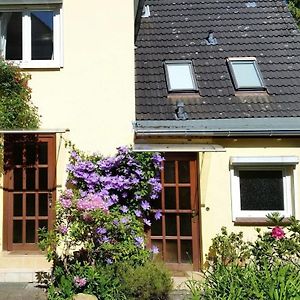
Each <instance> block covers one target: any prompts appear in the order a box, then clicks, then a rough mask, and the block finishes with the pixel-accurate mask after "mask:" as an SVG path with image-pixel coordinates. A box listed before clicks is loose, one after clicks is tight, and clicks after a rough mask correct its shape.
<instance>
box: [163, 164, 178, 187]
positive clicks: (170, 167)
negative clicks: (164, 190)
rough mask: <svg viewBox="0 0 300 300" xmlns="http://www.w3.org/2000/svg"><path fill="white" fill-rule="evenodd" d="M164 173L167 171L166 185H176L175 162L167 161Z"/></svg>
mask: <svg viewBox="0 0 300 300" xmlns="http://www.w3.org/2000/svg"><path fill="white" fill-rule="evenodd" d="M164 171H165V182H166V183H174V182H175V162H174V161H165V163H164Z"/></svg>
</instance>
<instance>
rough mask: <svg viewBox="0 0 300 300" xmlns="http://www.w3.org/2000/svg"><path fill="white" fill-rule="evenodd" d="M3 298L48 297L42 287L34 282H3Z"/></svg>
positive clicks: (34, 299)
mask: <svg viewBox="0 0 300 300" xmlns="http://www.w3.org/2000/svg"><path fill="white" fill-rule="evenodd" d="M0 299H1V300H46V299H47V297H46V295H45V293H44V292H43V290H42V289H40V288H37V287H36V286H35V284H33V283H21V282H13V283H12V282H1V283H0Z"/></svg>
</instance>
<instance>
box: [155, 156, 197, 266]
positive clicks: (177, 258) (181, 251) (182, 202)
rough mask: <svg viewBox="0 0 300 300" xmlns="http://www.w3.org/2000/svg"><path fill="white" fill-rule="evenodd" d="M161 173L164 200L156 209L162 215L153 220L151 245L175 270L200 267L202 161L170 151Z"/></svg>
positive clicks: (162, 198)
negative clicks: (199, 166)
mask: <svg viewBox="0 0 300 300" xmlns="http://www.w3.org/2000/svg"><path fill="white" fill-rule="evenodd" d="M165 159H166V160H165V161H164V168H163V171H162V174H161V181H162V193H161V199H160V200H158V201H157V202H155V204H154V206H153V211H154V212H155V211H157V210H161V212H162V218H161V220H159V221H153V223H152V227H151V246H153V245H155V246H157V247H158V248H159V250H160V255H161V257H162V259H163V261H164V262H165V263H166V264H167V265H168V266H169V267H170V268H171V269H173V270H199V267H200V253H199V248H200V245H199V244H200V233H199V232H200V230H199V197H198V188H197V186H198V176H197V174H198V164H197V156H196V154H193V153H191V154H190V153H183V154H181V153H180V154H176V153H174V154H173V153H172V154H166V155H165Z"/></svg>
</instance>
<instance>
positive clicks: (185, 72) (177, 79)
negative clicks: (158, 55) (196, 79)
mask: <svg viewBox="0 0 300 300" xmlns="http://www.w3.org/2000/svg"><path fill="white" fill-rule="evenodd" d="M167 70H168V76H169V89H170V90H194V89H195V87H194V84H193V77H192V74H191V71H192V70H191V65H190V64H167Z"/></svg>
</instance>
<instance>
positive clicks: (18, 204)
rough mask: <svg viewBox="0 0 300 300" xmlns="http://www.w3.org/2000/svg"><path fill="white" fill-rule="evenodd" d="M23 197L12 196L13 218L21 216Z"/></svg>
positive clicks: (18, 195) (19, 195) (20, 195)
mask: <svg viewBox="0 0 300 300" xmlns="http://www.w3.org/2000/svg"><path fill="white" fill-rule="evenodd" d="M22 200H23V197H22V194H14V214H13V215H14V217H20V216H22V215H23V201H22Z"/></svg>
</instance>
